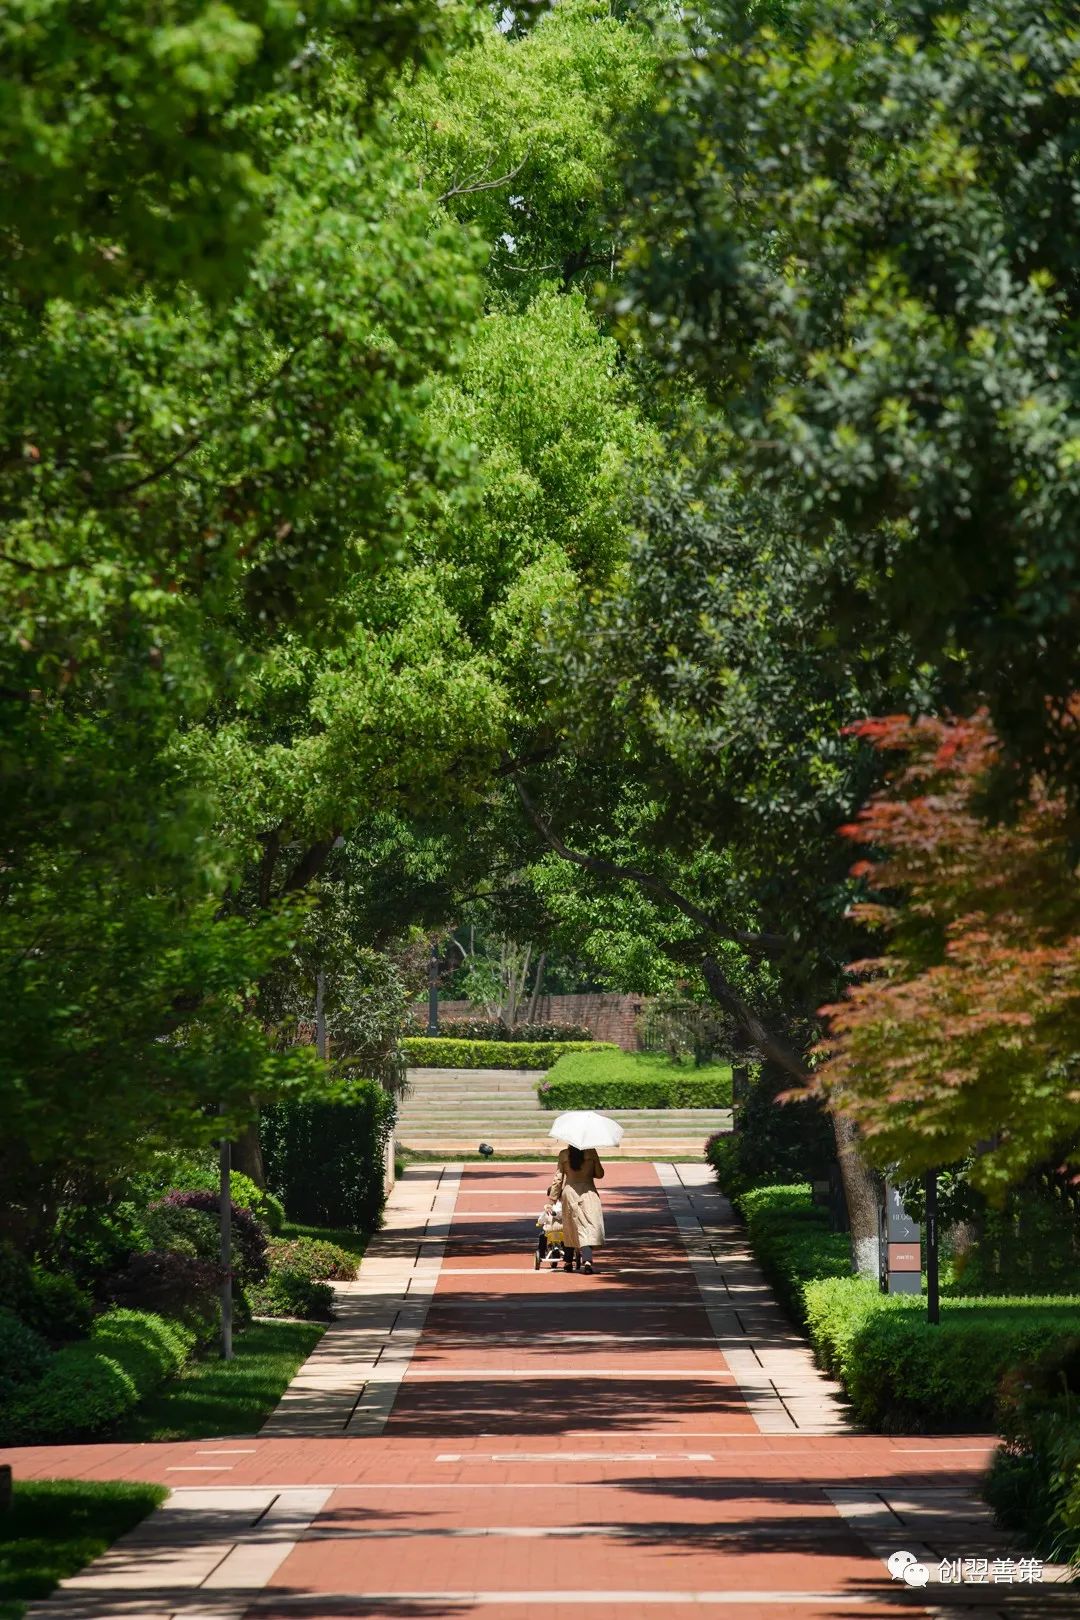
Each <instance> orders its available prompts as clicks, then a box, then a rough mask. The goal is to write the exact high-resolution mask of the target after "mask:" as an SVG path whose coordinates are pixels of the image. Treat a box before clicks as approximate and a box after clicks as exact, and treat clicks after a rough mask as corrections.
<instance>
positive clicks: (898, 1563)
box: [889, 1552, 916, 1581]
mask: <svg viewBox="0 0 1080 1620" xmlns="http://www.w3.org/2000/svg"><path fill="white" fill-rule="evenodd" d="M915 1562H916V1558H915V1554H914V1553H909V1552H894V1553H893V1554H892V1556H891V1557H890V1559H889V1574H890V1575H891V1576H892V1578H893V1580H894V1581H902V1580H903V1578H904V1571H905V1569H906V1568H907V1567H908V1565H909V1564H914V1563H915Z"/></svg>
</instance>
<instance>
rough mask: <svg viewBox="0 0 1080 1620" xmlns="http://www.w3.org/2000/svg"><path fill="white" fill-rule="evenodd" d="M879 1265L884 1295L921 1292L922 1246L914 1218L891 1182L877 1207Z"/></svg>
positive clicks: (886, 1186) (887, 1184)
mask: <svg viewBox="0 0 1080 1620" xmlns="http://www.w3.org/2000/svg"><path fill="white" fill-rule="evenodd" d="M878 1257H879V1260H878V1266H879V1280H880V1283H881V1292H882V1293H883V1294H921V1293H922V1245H921V1233H920V1231H919V1224H918V1222H917V1221H913V1220H912V1218H911V1216H910V1215H909V1214H908V1212H907V1210H906V1209H905V1208H904V1206H903V1203H902V1202H901V1199H900V1193H899V1191H898V1190H897V1188H896V1187H894V1186H892V1185H891V1184H890V1183H888V1182H886V1184H885V1197H884V1200H883V1202H882V1203H881V1205H880V1206H879V1208H878Z"/></svg>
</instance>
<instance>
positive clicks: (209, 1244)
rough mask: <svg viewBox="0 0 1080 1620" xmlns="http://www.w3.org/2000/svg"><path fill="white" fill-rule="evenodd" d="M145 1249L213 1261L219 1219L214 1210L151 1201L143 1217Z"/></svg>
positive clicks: (218, 1241)
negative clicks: (152, 1202)
mask: <svg viewBox="0 0 1080 1620" xmlns="http://www.w3.org/2000/svg"><path fill="white" fill-rule="evenodd" d="M141 1247H142V1248H143V1250H144V1251H145V1252H147V1253H156V1254H163V1253H166V1252H171V1253H174V1254H181V1255H187V1256H188V1257H189V1258H191V1259H196V1258H197V1259H199V1260H204V1261H216V1260H217V1259H218V1257H219V1255H220V1253H221V1222H220V1218H219V1216H218V1213H217V1210H216V1209H215V1211H214V1213H213V1214H212V1215H211V1214H210V1212H209V1211H208V1210H205V1209H191V1208H189V1207H188V1206H187V1205H185V1204H176V1203H157V1204H152V1205H151V1206H150V1208H149V1209H148V1210H147V1211H146V1215H145V1216H144V1219H143V1243H142V1245H141Z"/></svg>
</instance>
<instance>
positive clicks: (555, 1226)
mask: <svg viewBox="0 0 1080 1620" xmlns="http://www.w3.org/2000/svg"><path fill="white" fill-rule="evenodd" d="M536 1224H537V1226H538V1227H539V1228H540V1231H539V1234H538V1235H537V1239H536V1253H535V1254H534V1256H533V1270H534V1271H539V1270H540V1267H541V1266H542V1265H543V1263H544V1261H545V1260H550V1261H551V1269H552V1270H553V1271H554V1270H555V1268H556V1267H557V1266H558V1264H559V1262H560V1260H561V1259H562V1258H563V1254H564V1252H565V1249H564V1243H563V1229H562V1200H561V1199H560V1198H556V1199H555V1200H554V1202H551V1201H550V1200H549V1201H548V1203H546V1204H545V1205H544V1207H543V1209H542V1210H541V1211H540V1213H539V1215H538V1216H537V1217H536Z"/></svg>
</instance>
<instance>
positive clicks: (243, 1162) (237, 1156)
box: [232, 1119, 266, 1189]
mask: <svg viewBox="0 0 1080 1620" xmlns="http://www.w3.org/2000/svg"><path fill="white" fill-rule="evenodd" d="M232 1167H233V1169H234V1170H237V1171H239V1172H240V1174H241V1175H243V1176H250V1177H251V1179H252V1181H253V1182H254V1183H255V1185H256V1187H262V1188H264V1189H265V1187H266V1170H265V1168H264V1167H263V1156H262V1148H261V1147H260V1145H259V1122H258V1120H257V1119H256V1120H253V1121H252V1123H251V1124H250V1125H245V1127H244V1129H243V1130H242V1131H241V1132H240V1135H239V1136H238V1137H237V1138H236V1141H235V1142H234V1143H233V1150H232Z"/></svg>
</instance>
